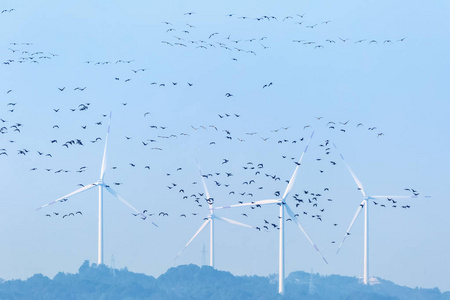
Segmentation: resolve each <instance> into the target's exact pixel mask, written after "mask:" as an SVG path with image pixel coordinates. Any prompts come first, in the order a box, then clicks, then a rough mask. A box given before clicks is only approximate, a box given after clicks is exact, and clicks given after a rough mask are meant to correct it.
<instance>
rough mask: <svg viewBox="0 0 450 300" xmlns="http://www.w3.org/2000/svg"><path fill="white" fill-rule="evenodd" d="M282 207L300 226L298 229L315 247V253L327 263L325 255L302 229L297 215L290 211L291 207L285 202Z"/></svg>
mask: <svg viewBox="0 0 450 300" xmlns="http://www.w3.org/2000/svg"><path fill="white" fill-rule="evenodd" d="M284 207H285V208H286V211H287V213H288V214H289V216H290V217H291V219H292V220H293V221H294V222H295V223H296V224H297V226H298V228H300V230H301V231H302V232H303V234H304V235H305V236H306V238H307V239H308V241H309V242H310V244H311V245H312V246H313V247H314V249H316V251H317V253H319V255H320V256H321V257H322V259H323V261H324V262H325V263H326V264H328V262H327V260H326V259H325V257H324V256H323V255H322V252H320V250H319V248H317V246H316V244H314V242H313V241H312V240H311V238H310V237H309V236H308V234H307V233H306V231H305V229H303V226H302V225H301V224H300V221H299V219H298V217H296V216H295V214H294V212H293V211H292V209H291V208H290V207H289V205H287V204H285V205H284Z"/></svg>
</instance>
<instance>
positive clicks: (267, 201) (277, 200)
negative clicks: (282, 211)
mask: <svg viewBox="0 0 450 300" xmlns="http://www.w3.org/2000/svg"><path fill="white" fill-rule="evenodd" d="M273 203H281V199H270V200H259V201H253V202H248V203H240V204H233V205H228V206H221V207H215V208H214V210H216V209H224V208H232V207H241V206H255V205H265V204H273Z"/></svg>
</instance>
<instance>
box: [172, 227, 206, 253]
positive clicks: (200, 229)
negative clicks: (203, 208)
mask: <svg viewBox="0 0 450 300" xmlns="http://www.w3.org/2000/svg"><path fill="white" fill-rule="evenodd" d="M209 222H211V219H209V218H208V220H206V221H205V222H204V223H203V224H202V226H200V228H199V229H198V230H197V232H196V233H195V234H194V236H193V237H192V238H191V239H190V240H189V242H187V244H186V246H184V248H183V249H181V251H180V252H178V254H177V257H175V259H177V258H178V256H180V255H181V253H182V252H183V251H184V249H186V248H187V246H189V244H190V243H191V242H192V241H193V240H194V239H195V238H196V237H197V235H198V234H199V233H200V232H201V231H202V230H203V229H204V228H205V227H206V225H208V223H209Z"/></svg>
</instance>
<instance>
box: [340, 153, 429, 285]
mask: <svg viewBox="0 0 450 300" xmlns="http://www.w3.org/2000/svg"><path fill="white" fill-rule="evenodd" d="M333 146H334V148H335V149H336V150H337V147H336V145H335V144H333ZM339 156H340V157H341V159H342V161H343V162H344V165H345V167H346V168H347V169H348V171H349V172H350V174H351V175H352V177H353V180H355V183H356V185H357V186H358V190H359V191H360V192H361V193H362V195H363V200H362V201H361V203H360V204H359V207H358V209H357V210H356V213H355V216H354V217H353V219H352V221H351V222H350V226H349V227H348V229H347V232H346V234H345V236H344V239H343V240H342V242H341V244H340V245H339V248H338V250H337V253H339V251H340V250H341V247H342V245H343V244H344V242H345V239H346V238H347V236H349V235H350V229H351V228H352V226H353V223H354V222H355V221H356V218H357V217H358V215H359V213H360V212H361V210H362V208H364V279H363V280H364V284H369V200H375V199H387V198H388V200H390V199H412V198H419V197H417V196H369V195H367V194H366V193H365V191H364V187H363V185H362V184H361V181H359V179H358V178H357V177H356V175H355V173H354V172H353V171H352V169H351V168H350V166H349V165H348V164H347V162H346V161H345V159H344V156H342V154H341V153H339ZM425 197H426V198H428V197H429V196H425Z"/></svg>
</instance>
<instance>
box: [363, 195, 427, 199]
mask: <svg viewBox="0 0 450 300" xmlns="http://www.w3.org/2000/svg"><path fill="white" fill-rule="evenodd" d="M425 197H426V198H430V197H429V196H425ZM369 198H370V199H386V198H393V199H417V198H421V197H419V196H369Z"/></svg>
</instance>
